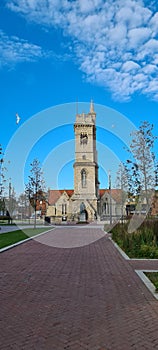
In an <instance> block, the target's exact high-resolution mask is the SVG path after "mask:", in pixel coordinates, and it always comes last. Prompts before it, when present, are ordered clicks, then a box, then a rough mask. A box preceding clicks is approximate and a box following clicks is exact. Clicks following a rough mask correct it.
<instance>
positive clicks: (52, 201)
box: [48, 189, 121, 205]
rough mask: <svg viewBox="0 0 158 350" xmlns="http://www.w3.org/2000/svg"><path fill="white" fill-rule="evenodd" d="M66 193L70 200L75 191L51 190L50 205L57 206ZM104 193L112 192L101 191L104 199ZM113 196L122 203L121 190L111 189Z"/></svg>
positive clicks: (107, 190)
mask: <svg viewBox="0 0 158 350" xmlns="http://www.w3.org/2000/svg"><path fill="white" fill-rule="evenodd" d="M64 192H66V193H67V195H68V196H69V198H71V196H72V195H73V193H74V190H66V189H63V190H49V196H48V203H49V205H53V204H55V203H56V202H57V200H58V199H59V198H60V197H61V195H62V194H63V193H64ZM104 193H107V194H110V190H109V189H100V190H99V194H100V197H102V196H103V195H104ZM111 196H112V198H113V199H114V200H115V201H116V202H121V189H111Z"/></svg>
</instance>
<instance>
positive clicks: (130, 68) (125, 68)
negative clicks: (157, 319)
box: [122, 61, 140, 72]
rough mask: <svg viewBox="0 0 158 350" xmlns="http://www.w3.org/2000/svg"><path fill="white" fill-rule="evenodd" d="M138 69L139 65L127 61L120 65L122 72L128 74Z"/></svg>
mask: <svg viewBox="0 0 158 350" xmlns="http://www.w3.org/2000/svg"><path fill="white" fill-rule="evenodd" d="M139 68H140V65H139V64H137V63H135V62H133V61H127V62H125V63H124V64H123V65H122V71H125V72H130V71H133V70H134V71H136V70H138V69H139Z"/></svg>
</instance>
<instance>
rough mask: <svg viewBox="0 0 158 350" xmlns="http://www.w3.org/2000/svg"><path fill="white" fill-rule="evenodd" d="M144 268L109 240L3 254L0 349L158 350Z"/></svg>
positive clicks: (25, 247)
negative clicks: (141, 270) (142, 275)
mask: <svg viewBox="0 0 158 350" xmlns="http://www.w3.org/2000/svg"><path fill="white" fill-rule="evenodd" d="M56 230H58V232H59V233H60V234H61V231H62V232H63V234H64V233H65V230H61V229H60V228H58V229H56ZM67 230H69V229H68V228H67ZM73 230H75V228H74V229H73ZM87 230H89V233H90V232H91V234H92V236H94V234H95V232H96V230H97V229H96V228H93V227H87V228H84V229H83V230H82V232H83V234H84V233H86V232H87ZM53 232H54V231H53ZM75 232H76V234H77V232H79V230H77V229H76V230H75ZM98 233H99V229H98ZM100 234H101V235H102V231H101V230H100ZM48 235H50V233H49V234H48ZM140 264H141V267H142V266H143V264H144V265H145V264H146V263H145V262H139V261H131V260H125V259H124V258H123V257H122V256H121V255H120V253H119V252H118V250H117V249H116V247H115V246H114V245H113V243H112V242H111V240H110V239H109V238H108V235H107V236H104V237H102V238H101V239H100V240H97V241H95V242H94V243H92V244H90V245H86V246H83V247H76V248H65V249H64V248H53V247H50V246H47V245H44V244H40V243H39V242H36V241H33V240H31V241H28V242H26V243H24V244H22V245H20V246H17V247H15V248H13V249H10V250H8V251H6V252H4V253H2V254H1V262H0V266H1V285H2V297H1V308H0V309H1V317H2V325H0V331H1V336H0V348H1V349H2V350H7V349H13V350H86V349H87V350H129V349H131V350H153V349H154V350H155V349H158V301H157V300H156V299H155V298H154V297H153V295H152V294H151V293H150V291H149V290H148V289H147V288H146V286H145V285H144V284H143V282H142V281H141V280H140V278H139V277H138V275H137V274H136V273H135V271H134V269H135V268H139V266H140ZM153 267H154V268H157V269H158V260H157V261H154V262H153V263H152V267H151V268H153ZM148 268H149V264H148Z"/></svg>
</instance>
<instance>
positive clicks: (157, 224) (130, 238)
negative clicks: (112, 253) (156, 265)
mask: <svg viewBox="0 0 158 350" xmlns="http://www.w3.org/2000/svg"><path fill="white" fill-rule="evenodd" d="M111 231H112V238H113V240H114V241H115V242H117V244H118V245H119V246H120V247H121V248H122V249H123V250H124V251H125V252H126V253H127V254H128V255H129V257H130V258H148V259H149V258H150V259H157V258H158V221H155V220H154V221H153V220H145V221H144V222H143V223H142V225H141V226H140V227H139V228H138V229H137V230H136V231H135V232H133V233H128V223H126V224H123V225H122V224H120V223H118V224H117V225H116V226H115V227H113V228H112V230H111Z"/></svg>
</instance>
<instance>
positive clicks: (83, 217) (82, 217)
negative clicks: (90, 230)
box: [79, 202, 88, 222]
mask: <svg viewBox="0 0 158 350" xmlns="http://www.w3.org/2000/svg"><path fill="white" fill-rule="evenodd" d="M87 220H88V213H87V210H86V206H85V204H84V203H83V202H82V203H81V204H80V217H79V221H82V222H84V221H85V222H86V221H87Z"/></svg>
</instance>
